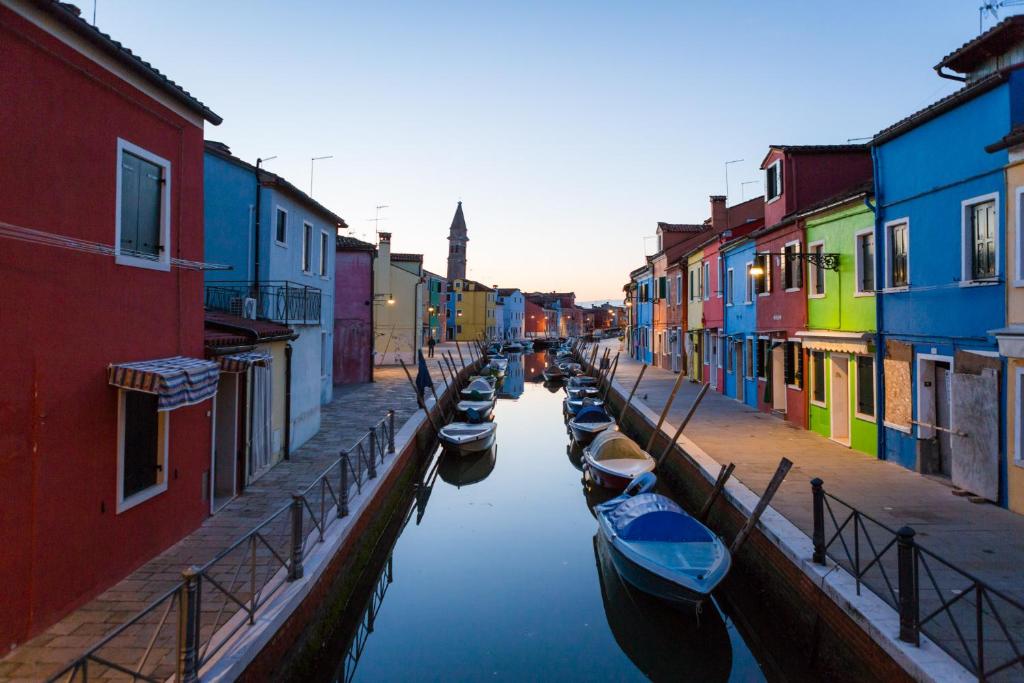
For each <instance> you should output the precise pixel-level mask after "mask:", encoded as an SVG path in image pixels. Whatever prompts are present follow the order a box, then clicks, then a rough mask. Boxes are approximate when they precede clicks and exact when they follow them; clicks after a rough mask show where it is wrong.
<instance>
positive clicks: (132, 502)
mask: <svg viewBox="0 0 1024 683" xmlns="http://www.w3.org/2000/svg"><path fill="white" fill-rule="evenodd" d="M166 490H167V481H166V480H165V481H164V482H163V483H160V484H156V485H154V486H150V487H149V488H148V489H144V490H142V491H139V492H138V493H135V494H132V495H131V496H129V497H127V498H125V499H124V500H119V501H117V514H121V513H122V512H127V511H128V510H130V509H132V508H133V507H135V506H136V505H141V504H142V503H145V502H146V501H147V500H149V499H150V498H153V497H154V496H158V495H160V494H161V493H163V492H164V491H166Z"/></svg>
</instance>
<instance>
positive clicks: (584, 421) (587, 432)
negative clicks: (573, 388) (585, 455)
mask: <svg viewBox="0 0 1024 683" xmlns="http://www.w3.org/2000/svg"><path fill="white" fill-rule="evenodd" d="M614 426H615V420H614V419H612V417H611V415H609V414H608V413H606V412H605V410H604V408H603V407H602V406H584V407H583V408H580V409H579V412H577V413H576V414H575V415H573V417H572V419H570V420H569V431H571V432H572V438H573V439H575V440H576V442H577V443H579V444H582V445H586V444H588V443H590V442H591V441H593V440H594V437H596V436H597V435H598V434H600V433H601V432H603V431H604V430H606V429H609V428H611V427H614Z"/></svg>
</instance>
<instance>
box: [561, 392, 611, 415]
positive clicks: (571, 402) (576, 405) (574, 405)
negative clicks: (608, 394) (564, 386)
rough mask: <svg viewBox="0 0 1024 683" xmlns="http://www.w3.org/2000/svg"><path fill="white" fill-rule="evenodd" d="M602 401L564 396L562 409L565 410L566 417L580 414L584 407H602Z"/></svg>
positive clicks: (592, 398)
mask: <svg viewBox="0 0 1024 683" xmlns="http://www.w3.org/2000/svg"><path fill="white" fill-rule="evenodd" d="M603 405H604V401H602V400H601V399H599V398H594V397H579V398H573V397H572V396H566V397H565V400H564V401H562V407H563V409H564V410H565V414H566V415H575V414H576V413H578V412H580V410H581V409H582V408H583V407H584V406H603Z"/></svg>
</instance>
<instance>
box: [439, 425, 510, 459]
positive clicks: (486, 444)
mask: <svg viewBox="0 0 1024 683" xmlns="http://www.w3.org/2000/svg"><path fill="white" fill-rule="evenodd" d="M438 438H439V439H440V440H441V443H442V444H444V447H445V450H446V451H448V452H451V453H459V454H462V455H468V454H471V453H480V452H482V451H486V450H487V449H489V448H490V447H491V446H493V445H494V440H495V439H496V438H497V432H496V431H491V432H490V433H489V434H488V435H487V436H484V437H482V438H480V439H478V440H476V441H467V442H463V443H457V442H454V441H450V440H448V439H446V438H445V437H444V436H443V435H438Z"/></svg>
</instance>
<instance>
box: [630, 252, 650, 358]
mask: <svg viewBox="0 0 1024 683" xmlns="http://www.w3.org/2000/svg"><path fill="white" fill-rule="evenodd" d="M629 279H630V285H629V287H630V295H631V296H630V299H629V301H630V302H631V303H632V309H633V313H632V319H633V321H634V323H633V328H632V329H631V330H629V335H628V336H627V339H628V340H629V354H630V355H631V356H632V357H633V358H635V359H637V360H638V361H641V362H643V363H652V362H653V361H654V354H653V353H652V351H651V340H652V329H651V328H652V326H653V323H654V291H653V287H654V269H653V268H652V267H651V264H650V263H647V264H646V265H644V266H643V267H641V268H637V269H636V270H634V271H633V272H631V273H630V274H629Z"/></svg>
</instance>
